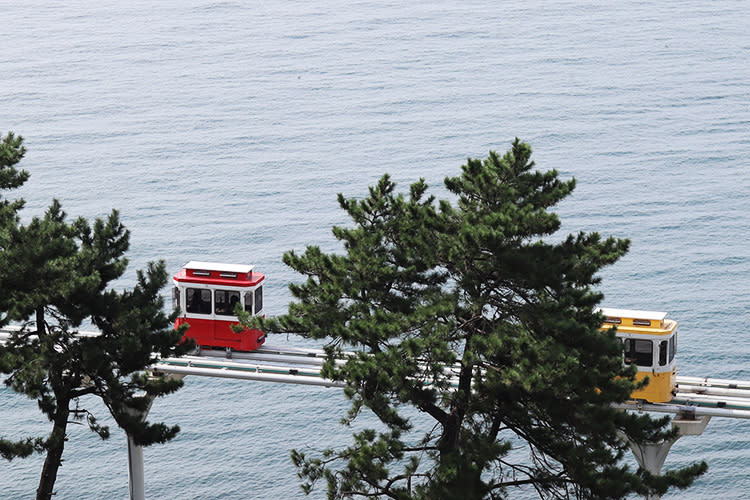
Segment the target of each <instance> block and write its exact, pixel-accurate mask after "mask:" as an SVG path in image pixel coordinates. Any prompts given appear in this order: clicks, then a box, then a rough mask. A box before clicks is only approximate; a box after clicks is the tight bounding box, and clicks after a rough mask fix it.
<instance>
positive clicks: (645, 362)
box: [624, 339, 654, 366]
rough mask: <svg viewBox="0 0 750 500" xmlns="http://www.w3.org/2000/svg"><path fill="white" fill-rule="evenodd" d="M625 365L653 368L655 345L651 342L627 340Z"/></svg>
mask: <svg viewBox="0 0 750 500" xmlns="http://www.w3.org/2000/svg"><path fill="white" fill-rule="evenodd" d="M624 354H625V364H627V365H632V364H633V363H635V364H636V365H638V366H651V365H652V364H653V360H654V344H653V343H652V342H651V341H650V340H641V339H625V349H624Z"/></svg>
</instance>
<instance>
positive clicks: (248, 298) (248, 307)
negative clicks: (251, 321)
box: [245, 292, 253, 314]
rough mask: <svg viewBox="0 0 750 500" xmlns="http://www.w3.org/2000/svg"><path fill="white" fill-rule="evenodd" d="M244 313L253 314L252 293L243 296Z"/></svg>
mask: <svg viewBox="0 0 750 500" xmlns="http://www.w3.org/2000/svg"><path fill="white" fill-rule="evenodd" d="M245 311H247V312H249V313H250V314H252V313H253V293H252V292H248V293H246V294H245Z"/></svg>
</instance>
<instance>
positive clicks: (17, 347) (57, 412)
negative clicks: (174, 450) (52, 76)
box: [0, 134, 190, 500]
mask: <svg viewBox="0 0 750 500" xmlns="http://www.w3.org/2000/svg"><path fill="white" fill-rule="evenodd" d="M1 151H2V153H1V154H2V156H0V161H1V162H2V163H0V167H2V169H0V180H3V184H2V186H1V187H3V188H5V189H9V188H14V187H18V186H20V185H21V184H22V183H23V181H25V179H26V177H27V174H26V173H25V172H19V171H16V170H14V169H13V165H14V164H15V163H17V162H18V160H20V158H21V156H22V155H23V146H22V139H21V138H20V137H19V138H17V139H16V138H14V136H12V135H11V134H9V135H8V136H7V137H6V139H5V141H4V143H3V149H2V150H1ZM5 179H8V180H7V181H6V180H5ZM2 203H3V204H2V205H0V206H2V207H3V208H2V209H3V210H4V212H3V213H4V216H3V219H2V220H3V226H2V228H1V231H2V232H1V233H0V234H1V235H2V239H0V245H2V248H1V250H2V253H1V254H0V255H1V257H0V261H1V262H0V264H1V265H0V269H2V271H0V272H1V273H2V274H0V284H2V294H0V295H2V299H0V300H2V302H0V320H1V321H2V323H8V322H10V321H13V322H18V323H20V324H21V326H22V328H21V329H20V330H19V331H17V332H16V333H14V334H12V336H11V337H10V339H9V340H8V341H7V342H6V344H5V345H0V373H6V374H9V376H8V378H7V379H6V380H5V384H6V385H8V386H10V387H11V388H13V390H15V391H17V392H19V393H22V394H25V395H27V396H28V397H29V398H32V399H36V400H37V402H38V404H39V408H40V409H41V411H42V412H43V413H44V414H45V415H46V416H47V418H48V419H49V420H50V422H52V431H51V433H50V434H49V436H47V437H36V438H34V437H29V438H26V439H23V440H20V441H10V440H7V439H0V455H2V456H3V457H4V458H6V459H7V460H12V459H13V458H17V457H25V456H28V455H30V454H31V453H33V452H35V451H36V452H39V453H44V454H46V457H45V461H44V465H43V469H42V474H41V478H40V482H39V488H38V489H37V499H45V500H48V499H50V498H51V497H52V495H53V494H54V490H53V488H54V484H55V480H56V478H57V472H58V469H59V467H60V465H61V463H62V453H63V449H64V446H65V441H66V436H67V434H66V430H67V426H68V424H69V423H70V421H71V419H72V420H85V421H86V423H87V424H88V426H89V428H90V429H91V430H92V431H94V432H96V433H97V434H98V435H99V436H100V437H101V438H102V439H106V438H107V437H109V428H108V427H107V426H104V425H101V424H99V423H98V421H97V419H96V417H95V416H94V414H93V413H91V412H90V411H89V410H88V409H86V408H83V407H82V406H81V399H80V398H81V397H83V396H86V395H94V396H97V397H98V398H100V399H101V400H102V401H103V402H104V404H105V406H106V407H107V408H108V409H109V411H110V413H111V414H112V416H113V417H114V420H115V422H116V423H117V424H118V425H119V426H120V427H122V428H123V429H125V430H126V431H127V432H128V434H130V435H131V436H133V439H134V441H135V442H136V444H140V445H144V446H145V445H149V444H153V443H163V442H166V441H167V440H169V439H171V438H172V437H174V436H175V435H176V433H177V432H178V431H179V427H177V426H167V425H165V424H163V423H149V422H148V421H145V420H143V419H142V418H140V415H142V414H143V413H142V412H144V411H146V410H147V408H148V405H149V404H150V402H151V400H152V398H154V397H157V396H162V395H165V394H169V393H171V392H173V391H175V390H177V389H178V388H179V387H180V386H181V385H182V382H181V381H180V380H172V379H160V378H151V377H148V376H147V375H146V374H145V373H144V370H145V369H147V368H148V366H149V365H150V364H152V362H153V356H154V354H153V353H159V354H161V355H164V356H167V355H180V354H182V353H184V352H186V351H187V350H188V349H189V348H190V345H188V344H181V345H177V344H178V342H179V340H180V338H181V336H182V332H179V331H175V330H174V328H173V327H172V321H171V319H170V318H169V317H168V316H167V315H166V314H165V313H164V311H163V307H164V304H163V298H162V297H161V296H160V295H159V291H160V290H161V288H163V286H164V285H165V284H166V282H167V272H166V266H165V264H164V263H163V262H159V263H150V264H149V265H148V268H147V270H146V271H145V272H143V271H138V273H137V284H136V286H135V287H134V288H133V289H132V290H126V291H122V292H117V291H114V290H110V289H108V286H109V284H110V283H111V282H112V281H113V280H115V279H117V278H119V277H120V276H122V274H123V272H124V271H125V269H126V266H127V259H126V258H125V257H124V254H125V252H126V251H127V249H128V246H129V233H128V231H127V230H126V229H125V227H124V226H123V225H122V224H121V223H120V220H119V214H118V212H117V211H112V213H111V214H110V215H109V217H107V219H106V220H104V219H96V220H95V221H94V224H93V226H92V225H90V224H89V222H88V221H87V220H86V219H84V218H78V219H76V220H74V221H72V222H68V220H67V218H66V214H65V213H64V212H63V210H62V208H61V206H60V204H59V202H58V201H57V200H54V201H53V202H52V205H51V206H50V207H49V209H48V210H47V212H46V213H45V214H44V216H43V217H34V218H33V219H32V220H31V221H30V222H29V223H28V224H27V225H22V224H20V222H19V220H18V216H17V212H18V210H19V209H20V208H21V206H22V202H20V201H17V202H12V203H11V202H8V201H3V202H2ZM87 319H88V320H89V321H91V322H92V323H93V324H94V325H95V326H96V327H98V328H99V330H100V331H101V335H97V336H85V335H80V334H79V332H78V330H77V329H78V328H79V326H80V325H81V324H82V322H83V321H84V320H87Z"/></svg>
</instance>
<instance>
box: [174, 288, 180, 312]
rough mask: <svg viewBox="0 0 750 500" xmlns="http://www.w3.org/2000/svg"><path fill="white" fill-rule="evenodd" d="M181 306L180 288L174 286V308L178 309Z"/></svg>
mask: <svg viewBox="0 0 750 500" xmlns="http://www.w3.org/2000/svg"><path fill="white" fill-rule="evenodd" d="M179 308H180V289H179V288H177V287H174V288H172V309H174V310H177V309H179Z"/></svg>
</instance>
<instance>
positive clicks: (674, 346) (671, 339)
mask: <svg viewBox="0 0 750 500" xmlns="http://www.w3.org/2000/svg"><path fill="white" fill-rule="evenodd" d="M676 350H677V337H675V336H674V335H672V336H671V337H669V362H670V363H671V362H672V360H673V359H674V355H675V351H676Z"/></svg>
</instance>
